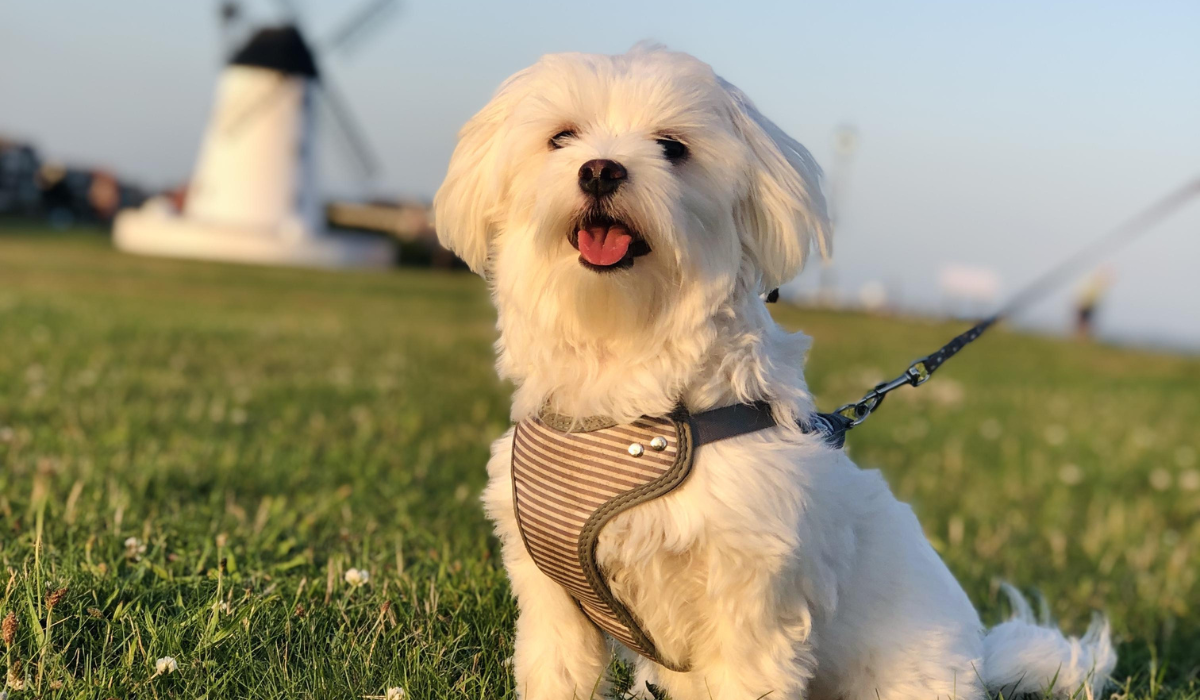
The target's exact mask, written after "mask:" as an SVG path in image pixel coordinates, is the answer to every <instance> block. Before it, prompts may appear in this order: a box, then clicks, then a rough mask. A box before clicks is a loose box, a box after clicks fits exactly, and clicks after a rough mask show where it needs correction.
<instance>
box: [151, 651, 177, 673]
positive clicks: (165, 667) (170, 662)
mask: <svg viewBox="0 0 1200 700" xmlns="http://www.w3.org/2000/svg"><path fill="white" fill-rule="evenodd" d="M154 670H155V671H157V673H155V674H154V675H156V676H161V675H163V674H166V673H174V672H176V671H178V670H179V664H178V663H176V661H175V657H173V656H164V657H162V658H161V659H159V660H158V661H155V662H154Z"/></svg>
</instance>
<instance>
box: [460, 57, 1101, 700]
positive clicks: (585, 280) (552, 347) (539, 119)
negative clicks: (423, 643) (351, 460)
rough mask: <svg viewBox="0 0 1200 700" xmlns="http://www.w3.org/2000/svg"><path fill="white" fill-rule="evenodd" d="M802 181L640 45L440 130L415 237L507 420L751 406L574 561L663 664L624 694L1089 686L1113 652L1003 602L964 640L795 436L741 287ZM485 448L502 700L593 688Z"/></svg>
mask: <svg viewBox="0 0 1200 700" xmlns="http://www.w3.org/2000/svg"><path fill="white" fill-rule="evenodd" d="M819 177H820V171H819V168H818V166H817V165H816V163H815V162H814V161H813V158H812V157H811V156H810V155H809V153H808V151H806V150H805V149H804V147H803V146H801V145H800V144H799V143H797V142H796V141H794V140H792V139H791V138H789V137H788V136H787V135H786V134H784V133H783V132H782V131H780V129H779V128H778V127H776V126H775V125H774V124H773V123H772V122H770V121H769V120H767V119H766V118H765V117H763V116H762V115H761V114H760V113H759V112H758V110H757V109H755V107H754V105H753V104H751V102H750V101H749V100H748V99H747V98H746V96H745V95H743V94H742V93H741V92H740V91H739V90H738V89H736V88H735V87H733V86H731V85H730V84H728V83H726V82H725V81H723V80H722V79H721V78H719V77H718V76H716V75H715V74H714V73H713V71H712V69H711V68H709V66H708V65H706V64H704V63H702V62H700V61H698V60H696V59H694V58H692V57H690V56H688V55H686V54H681V53H674V52H669V51H667V50H664V49H661V48H657V47H649V46H646V47H638V48H635V49H634V50H632V51H631V52H629V53H627V54H624V55H620V56H601V55H585V54H560V55H550V56H546V57H544V58H543V59H541V60H540V61H539V62H538V63H537V64H536V65H534V66H532V67H531V68H528V69H526V70H523V71H521V72H519V73H517V74H516V75H514V76H513V77H512V78H510V79H509V80H508V81H507V82H505V83H504V84H503V85H502V86H501V87H500V89H499V90H498V92H497V93H496V95H495V97H494V99H493V100H492V101H491V102H490V103H489V104H488V105H487V106H486V107H484V108H483V110H482V111H481V112H479V114H477V115H476V116H475V117H474V118H473V119H471V121H470V122H469V123H468V124H467V125H466V127H464V128H463V130H462V132H461V134H460V140H459V143H458V146H457V148H456V149H455V151H454V156H453V158H452V160H451V162H450V167H449V173H448V174H447V176H446V180H445V182H444V184H443V185H442V187H441V189H440V190H439V192H438V194H437V198H436V222H437V229H438V233H439V235H440V236H441V240H442V242H443V243H444V244H446V245H447V247H449V248H450V249H452V250H453V251H455V252H456V253H457V254H458V255H459V256H460V257H461V258H462V259H463V260H465V261H466V262H467V264H468V265H470V267H471V268H472V269H473V270H475V271H476V272H478V273H479V274H481V275H483V276H484V277H485V278H486V279H487V280H488V281H489V283H490V285H491V289H492V295H493V297H494V299H495V303H496V307H497V309H498V311H499V321H498V324H499V330H500V340H499V341H498V342H497V351H498V353H499V360H498V369H499V373H500V374H501V375H502V376H503V377H505V378H508V379H511V380H512V381H513V383H514V384H515V386H516V391H515V395H514V399H513V410H512V417H513V419H514V420H516V421H522V420H525V419H529V418H530V417H532V416H534V415H537V414H539V411H543V410H545V407H549V408H551V409H552V410H553V411H554V412H556V413H558V414H561V415H566V416H576V417H582V416H597V415H598V416H607V417H610V418H611V419H613V420H615V421H617V422H619V423H629V422H632V421H634V420H637V419H638V418H639V417H641V416H662V415H665V414H669V413H670V412H671V411H672V410H673V409H675V408H676V407H677V406H680V405H682V406H684V407H686V409H688V410H689V411H691V412H700V411H705V410H707V409H711V408H714V407H721V406H726V405H731V404H737V403H751V402H755V401H765V402H768V403H769V405H770V409H771V411H772V413H773V415H774V417H775V419H776V421H777V423H778V425H777V426H776V427H773V428H770V429H767V430H762V431H759V432H755V433H752V434H748V435H742V436H740V437H736V438H732V439H729V440H725V441H722V442H719V443H714V444H711V445H705V446H703V447H700V448H699V449H698V450H697V452H696V457H695V461H694V466H693V468H692V471H691V473H690V475H689V476H688V477H687V479H686V481H685V482H684V483H683V484H682V485H681V486H679V487H678V488H676V489H675V490H673V491H671V492H670V493H668V494H667V495H665V496H662V497H661V498H657V499H655V500H652V501H649V502H647V503H644V504H641V505H638V506H636V507H634V508H632V509H630V510H628V511H626V512H624V513H623V514H621V515H619V516H618V517H616V518H615V519H613V520H612V521H611V522H610V523H609V524H608V525H607V526H606V527H604V529H603V531H602V532H601V534H600V536H599V540H598V549H597V550H596V560H597V561H598V563H599V567H600V570H602V571H603V572H604V576H606V577H607V580H608V583H609V585H610V586H611V590H612V593H613V594H614V595H615V596H616V597H617V598H618V599H619V600H620V601H621V602H622V603H623V604H624V605H625V606H626V607H627V608H628V610H629V611H631V612H632V614H633V615H634V616H635V617H636V618H637V619H638V620H639V621H640V623H641V625H642V628H643V629H644V630H645V631H646V632H647V633H648V634H649V635H651V636H652V637H653V638H654V640H655V642H656V643H657V647H658V650H659V652H660V654H661V659H660V660H665V661H663V663H654V662H652V661H650V660H647V659H644V658H639V659H638V660H637V674H638V675H637V681H636V684H635V691H636V692H640V693H643V696H644V697H648V694H647V693H648V690H647V686H646V682H649V683H651V684H655V685H657V686H659V687H661V688H663V689H665V690H666V691H667V692H668V693H669V694H670V696H671V697H672V698H674V699H675V700H691V699H692V698H695V699H700V698H704V699H706V700H707V699H709V698H715V699H717V700H731V699H734V700H742V699H744V700H752V699H754V698H763V697H770V698H780V699H781V700H782V699H784V698H801V697H805V698H828V699H830V700H833V699H840V698H846V699H859V698H861V699H862V700H871V699H877V698H884V699H888V698H922V699H923V700H934V698H938V697H941V698H950V697H960V698H981V697H983V696H984V694H985V692H987V691H1000V690H1003V691H1004V692H1005V694H1006V695H1012V694H1014V693H1019V692H1040V691H1042V690H1043V689H1045V688H1047V687H1048V686H1050V685H1051V684H1052V682H1054V687H1055V692H1056V693H1059V694H1063V695H1066V694H1069V693H1072V692H1075V691H1077V690H1079V689H1080V688H1081V687H1082V688H1084V690H1085V691H1086V692H1087V693H1088V694H1089V695H1091V694H1092V693H1094V692H1097V691H1098V690H1099V689H1101V688H1102V686H1103V684H1104V682H1105V679H1106V677H1107V675H1108V674H1109V673H1110V672H1111V670H1112V668H1113V665H1114V663H1115V661H1116V657H1115V652H1114V651H1113V649H1112V646H1111V644H1110V642H1109V635H1108V628H1107V625H1106V624H1104V623H1102V622H1101V623H1097V624H1096V625H1094V626H1093V628H1092V629H1091V630H1089V632H1088V634H1087V635H1085V636H1084V637H1083V638H1082V639H1067V638H1065V637H1064V636H1063V635H1062V634H1061V633H1060V632H1058V631H1057V630H1056V629H1053V628H1049V627H1044V626H1038V625H1037V624H1035V623H1034V621H1033V620H1032V617H1031V616H1030V615H1029V614H1028V607H1027V606H1026V605H1024V603H1023V601H1020V600H1019V597H1018V602H1017V603H1016V605H1015V607H1016V608H1017V611H1018V615H1017V616H1016V617H1015V618H1014V619H1013V620H1010V621H1009V622H1006V623H1004V624H1002V625H999V626H998V627H996V628H994V629H992V630H990V631H985V630H984V628H983V626H982V624H981V623H980V620H979V617H978V615H977V613H976V612H975V610H974V608H973V607H972V605H971V603H970V601H969V600H968V599H967V596H966V594H965V593H964V592H963V590H962V589H961V587H960V586H959V585H958V583H957V581H955V579H954V577H953V576H952V575H951V574H950V572H949V570H948V569H947V568H946V566H945V565H944V564H943V562H942V561H941V559H940V558H939V557H938V555H937V554H936V553H935V552H934V550H933V549H932V547H931V546H930V545H929V543H928V542H927V541H926V539H925V537H924V534H923V533H922V530H921V527H920V525H919V524H918V522H917V520H916V518H915V517H914V516H913V513H912V511H911V509H910V508H909V507H908V506H907V505H905V504H903V503H900V502H898V501H897V500H896V498H895V497H894V496H893V495H892V494H891V492H890V491H889V489H888V486H887V484H886V483H885V482H884V480H883V477H882V476H881V475H880V474H879V472H877V471H863V470H860V469H858V468H857V467H856V466H855V465H854V464H853V463H852V462H851V461H850V460H849V458H847V456H846V455H845V454H844V452H843V451H841V450H840V449H836V448H834V447H831V446H829V445H828V444H826V443H825V442H824V441H823V440H822V439H821V438H820V436H818V435H815V434H810V433H807V432H805V431H803V430H802V429H801V428H800V427H799V424H798V422H797V421H800V422H805V421H806V420H808V417H809V416H811V415H812V414H813V412H814V406H813V401H812V397H811V396H810V394H809V392H808V389H807V387H806V385H805V381H804V376H803V373H802V367H803V363H804V358H805V353H806V351H807V350H808V347H809V340H808V338H807V337H805V336H803V335H801V334H789V333H786V332H784V331H783V330H782V329H780V328H779V327H778V326H777V325H776V324H775V323H774V322H773V320H772V319H771V316H770V315H769V314H768V312H767V308H766V306H765V305H764V303H763V301H762V299H761V296H760V295H761V294H763V293H764V292H765V291H767V290H770V289H773V288H775V287H778V286H779V285H780V284H782V283H784V282H786V281H787V280H789V279H791V278H792V277H794V276H795V275H796V274H797V273H798V272H799V271H800V269H801V267H802V266H803V265H804V262H805V259H806V258H807V257H808V255H809V250H810V248H813V247H816V248H817V249H819V250H820V251H821V252H822V253H825V252H827V251H828V246H829V243H828V236H829V229H828V224H827V221H826V216H825V210H824V199H823V197H822V195H821V192H820V185H819ZM512 444H513V432H512V431H511V430H510V431H509V432H508V433H507V434H506V435H504V436H503V437H501V438H500V439H499V440H497V441H496V443H495V445H494V447H493V450H492V458H491V461H490V462H489V464H488V473H489V476H490V482H489V486H488V488H487V490H486V493H485V494H484V502H485V504H486V508H487V511H488V514H489V516H490V517H491V518H492V519H493V520H494V521H495V523H496V530H497V533H498V535H499V537H500V540H501V543H502V546H503V552H504V564H505V566H506V567H507V569H508V573H509V576H510V578H511V581H512V587H513V591H514V593H515V594H516V597H517V601H518V604H519V607H520V616H519V619H518V622H517V636H516V654H515V658H514V667H515V673H516V681H517V688H518V693H519V694H520V695H521V696H522V697H523V698H526V699H528V700H543V699H546V700H567V699H568V698H572V697H578V698H588V697H592V696H596V697H599V696H600V695H601V694H602V693H603V692H604V691H605V690H606V687H607V686H606V681H605V679H604V675H605V671H606V668H607V667H608V666H609V664H610V660H611V649H612V647H611V646H610V643H609V642H608V641H607V640H606V637H605V635H604V634H603V633H602V632H601V631H600V630H599V629H598V628H597V627H596V626H595V625H594V624H593V623H592V622H591V620H590V619H589V618H588V617H587V616H585V614H584V613H583V612H581V607H580V605H579V604H578V603H577V602H576V600H575V599H574V598H572V596H571V595H570V594H568V592H567V590H566V589H564V588H563V587H562V586H560V585H559V584H558V583H557V582H556V581H555V580H553V579H551V578H549V577H548V576H547V575H546V574H545V573H543V571H542V570H541V569H539V568H538V566H537V565H536V564H535V563H534V561H533V559H532V558H531V555H530V553H529V551H528V550H527V548H526V546H525V544H524V543H523V538H522V534H521V532H520V528H519V526H518V523H517V520H516V518H515V515H514V504H513V500H514V496H513V494H514V492H513V482H512V471H511V469H512V467H511V461H512ZM618 650H619V651H622V652H623V653H628V650H622V649H621V648H620V647H619V646H618ZM684 660H686V661H687V664H688V670H686V671H672V670H669V667H671V666H676V665H682V664H683V662H684Z"/></svg>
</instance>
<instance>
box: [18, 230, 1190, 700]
mask: <svg viewBox="0 0 1200 700" xmlns="http://www.w3.org/2000/svg"><path fill="white" fill-rule="evenodd" d="M776 313H777V317H778V318H779V319H780V321H781V322H783V323H785V324H786V325H788V326H791V327H795V328H802V329H804V330H805V331H806V332H807V333H809V334H810V335H812V336H814V337H815V344H814V350H813V353H812V357H811V361H810V364H809V378H810V382H811V385H812V387H813V389H814V391H815V392H816V394H817V396H818V399H819V401H820V404H821V406H822V407H823V408H826V409H829V408H832V407H834V406H835V405H837V404H838V403H841V402H843V401H846V400H850V399H853V398H857V397H858V396H859V395H860V394H861V393H862V392H863V390H864V389H865V388H866V387H867V386H868V385H870V384H871V383H872V382H875V381H878V380H880V379H883V378H884V377H885V375H889V376H890V375H892V374H894V373H896V372H898V371H899V370H900V369H902V368H903V367H904V366H905V364H906V363H907V362H908V361H909V360H911V359H913V358H915V357H917V356H919V355H922V354H925V353H927V352H929V351H930V350H932V349H934V348H935V347H937V346H938V345H940V344H941V343H942V342H944V341H945V340H947V339H948V338H949V337H950V336H952V335H953V334H955V333H957V332H958V331H959V330H961V325H954V324H934V323H923V322H911V321H899V320H890V319H882V318H872V317H868V316H861V315H854V314H834V313H827V312H819V311H810V310H801V309H791V308H779V309H778V310H777V312H776ZM494 335H495V333H494V330H493V313H492V310H491V308H490V305H489V303H488V300H487V298H486V295H485V290H484V287H483V284H482V283H481V282H480V281H479V280H477V279H475V278H474V277H471V276H468V275H466V274H444V273H435V272H429V271H420V270H407V269H406V270H400V271H395V272H391V273H386V274H383V273H380V274H332V273H320V272H307V271H293V270H275V269H255V268H243V267H235V266H223V265H212V264H200V263H189V262H182V261H161V260H150V259H141V258H134V257H127V256H123V255H119V254H117V253H114V252H113V251H112V250H111V249H110V247H109V243H108V239H107V238H106V237H104V236H102V235H99V234H83V235H81V234H74V235H69V236H67V235H49V234H44V233H42V234H39V233H37V232H33V231H11V230H10V231H8V232H2V233H0V617H5V616H8V615H10V614H11V615H13V616H14V618H15V620H16V623H17V628H16V633H15V639H14V640H13V642H12V644H11V646H9V645H5V646H0V659H2V660H3V661H2V663H0V665H3V666H6V667H7V671H8V675H9V679H10V681H13V682H14V683H13V685H21V684H23V685H24V690H21V691H17V690H15V689H14V688H13V687H9V688H8V692H9V693H10V700H21V698H24V697H30V698H34V697H37V698H122V699H124V698H135V697H153V698H160V697H161V698H175V697H178V698H250V697H253V698H267V697H271V698H278V697H296V698H361V697H365V696H381V695H383V694H384V693H385V690H386V689H387V688H389V687H402V688H404V689H406V691H407V697H408V698H415V699H417V700H427V699H432V698H489V699H491V698H510V697H513V696H514V692H513V681H512V679H511V678H510V675H509V669H508V667H507V665H506V659H508V658H509V657H510V656H511V653H512V625H513V618H514V615H515V608H514V604H513V602H512V601H511V599H510V598H509V594H508V586H507V583H506V581H505V577H504V573H503V571H502V569H501V568H500V567H499V563H498V561H497V547H496V543H495V542H494V541H493V540H492V538H491V537H490V535H489V528H488V524H487V522H486V521H485V519H484V517H483V515H482V513H481V509H480V506H479V504H478V501H477V498H478V495H479V493H480V490H481V489H482V487H483V483H484V468H483V464H484V460H485V458H486V455H487V450H488V443H489V442H490V441H491V440H492V439H493V438H494V437H496V436H497V435H499V434H500V433H501V432H502V431H503V430H504V429H505V427H506V426H507V412H508V400H507V396H508V393H509V389H508V387H506V386H505V385H503V384H501V383H500V382H499V381H497V380H496V379H495V376H494V373H493V370H492V350H491V342H492V340H493V338H494ZM1198 424H1200V359H1198V358H1183V357H1176V356H1169V355H1162V354H1152V353H1146V352H1135V351H1130V350H1122V349H1114V348H1111V347H1102V346H1097V345H1090V344H1082V343H1075V342H1070V341H1061V340H1051V339H1043V338H1035V337H1029V336H1024V335H1018V334H1014V333H1009V332H1007V331H1005V330H1000V331H998V332H996V333H995V334H994V335H992V336H991V337H989V338H987V339H985V340H983V341H981V342H980V343H978V344H977V345H975V346H972V348H971V349H969V350H968V351H966V352H964V353H963V354H962V355H960V356H959V357H958V358H956V359H955V360H953V361H952V362H951V363H950V364H948V365H947V366H946V368H945V369H944V370H943V371H942V372H941V373H939V375H938V377H937V378H936V379H935V380H933V381H932V382H930V383H929V384H928V385H927V386H925V387H922V388H921V389H904V390H902V391H901V392H899V393H898V395H896V396H895V397H894V398H892V399H889V401H888V406H887V407H885V409H884V410H883V411H882V412H881V413H879V414H878V416H877V417H875V418H874V419H873V420H872V421H871V422H870V423H868V424H867V425H865V426H863V427H862V428H861V429H859V430H857V431H856V432H855V433H853V434H852V435H851V436H850V450H851V452H852V454H853V456H854V457H855V459H856V460H857V461H858V462H859V463H860V464H861V465H863V466H864V467H869V468H879V469H881V470H882V471H883V473H884V474H885V475H886V476H887V478H888V480H889V481H890V483H891V484H892V487H893V489H894V490H895V492H896V493H897V495H898V496H899V497H900V498H901V499H904V500H906V501H909V502H911V503H913V505H914V507H915V508H916V511H917V513H918V515H919V516H920V518H921V521H922V522H923V524H924V526H925V530H926V532H927V534H928V535H929V538H930V539H931V540H932V541H933V543H934V545H935V546H936V548H937V549H938V551H939V552H941V553H942V556H943V557H945V559H946V560H947V562H948V563H949V565H950V568H951V569H952V570H953V571H954V573H955V574H956V575H957V576H958V577H959V579H960V580H961V581H962V582H963V584H964V586H965V587H966V589H967V591H968V593H969V594H970V595H971V597H972V599H973V600H974V601H975V602H976V604H977V605H978V606H979V608H980V609H981V610H982V612H983V614H984V617H985V620H987V621H988V622H995V621H997V620H999V619H1000V618H1001V617H1002V616H1003V615H1004V614H1005V613H1006V609H1005V606H1004V605H1003V604H1002V603H1001V602H1000V601H999V599H998V595H997V587H996V584H997V581H999V580H1001V579H1005V580H1008V581H1011V582H1013V583H1015V584H1016V585H1018V586H1020V587H1022V588H1024V589H1026V590H1035V589H1036V590H1037V591H1040V592H1041V593H1042V594H1044V596H1045V599H1046V600H1047V601H1048V602H1049V606H1050V610H1051V612H1052V613H1053V615H1054V616H1055V617H1056V618H1058V620H1059V621H1060V622H1061V624H1062V625H1063V626H1064V627H1065V628H1066V629H1067V630H1068V631H1072V632H1080V631H1082V629H1083V627H1084V626H1085V625H1086V623H1087V621H1088V619H1089V616H1090V615H1091V612H1092V610H1093V609H1103V610H1104V611H1105V612H1106V613H1107V614H1108V615H1109V616H1110V617H1111V619H1112V621H1113V625H1114V630H1115V633H1116V634H1117V636H1118V638H1119V641H1120V643H1121V646H1120V653H1121V663H1120V665H1119V667H1118V669H1117V674H1116V676H1117V680H1118V683H1119V687H1118V688H1117V692H1118V694H1119V695H1120V696H1121V697H1129V698H1139V699H1141V698H1177V699H1183V698H1197V697H1200V681H1198V680H1197V674H1198V673H1200V581H1198V575H1200V431H1198V430H1197V425H1198ZM130 538H134V539H130ZM127 541H128V544H127ZM143 547H144V549H143ZM350 568H357V569H362V570H367V571H369V573H370V579H369V582H368V583H366V585H363V586H361V587H357V588H355V587H351V586H350V585H349V584H347V583H346V581H345V579H344V576H345V572H346V571H347V570H348V569H350ZM61 589H65V590H66V592H65V593H61V594H58V595H55V592H58V591H60V590H61ZM52 596H53V598H54V599H55V600H53V603H54V604H53V605H50V604H48V599H50V598H51V597H52ZM166 656H170V657H173V658H175V659H176V660H177V662H178V670H177V671H175V672H173V673H165V674H162V675H158V676H155V660H156V659H158V658H160V657H166ZM930 700H933V699H932V698H931V699H930Z"/></svg>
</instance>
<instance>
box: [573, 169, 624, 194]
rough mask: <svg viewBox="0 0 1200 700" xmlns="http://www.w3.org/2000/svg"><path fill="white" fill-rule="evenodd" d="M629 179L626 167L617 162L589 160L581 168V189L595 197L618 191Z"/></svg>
mask: <svg viewBox="0 0 1200 700" xmlns="http://www.w3.org/2000/svg"><path fill="white" fill-rule="evenodd" d="M627 177H629V173H627V172H625V166H623V165H621V164H620V163H618V162H617V161H615V160H589V161H588V162H586V163H584V164H583V166H582V167H580V168H579V188H580V189H581V190H583V191H584V192H587V193H588V194H590V195H592V196H594V197H604V196H606V195H610V194H612V193H613V192H616V191H617V188H618V187H620V186H621V183H622V182H625V179H626V178H627Z"/></svg>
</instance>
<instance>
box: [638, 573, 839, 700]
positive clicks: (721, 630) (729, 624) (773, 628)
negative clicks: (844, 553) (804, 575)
mask: <svg viewBox="0 0 1200 700" xmlns="http://www.w3.org/2000/svg"><path fill="white" fill-rule="evenodd" d="M716 561H718V562H721V564H720V565H719V566H716V567H713V568H712V569H711V570H710V571H711V575H712V577H713V578H712V579H711V580H710V586H711V588H710V591H711V593H713V594H714V595H711V597H709V598H708V599H707V600H705V601H704V603H703V607H704V608H705V616H706V617H707V618H708V625H707V630H706V632H705V634H704V635H703V636H702V637H701V638H698V640H697V642H696V644H695V646H694V647H693V651H692V664H691V669H690V670H689V671H688V672H686V673H677V672H673V671H669V670H667V669H665V668H661V667H657V668H655V673H654V675H655V676H656V677H657V680H656V684H657V685H659V686H660V687H662V688H664V689H665V690H667V692H668V693H669V694H670V697H671V698H672V700H711V699H718V700H726V699H728V700H756V699H758V698H768V699H769V700H799V699H800V698H802V697H804V696H805V691H806V689H807V686H808V681H809V679H810V678H811V677H812V676H813V672H814V671H815V669H816V659H815V656H814V653H813V647H812V644H811V641H812V640H811V639H810V631H811V624H810V623H811V616H810V613H809V605H808V602H807V601H806V600H805V599H804V597H803V596H802V595H800V593H799V591H797V590H795V587H794V586H793V585H792V584H791V580H790V578H791V577H790V576H789V575H788V574H787V573H786V572H782V571H779V570H772V567H769V566H764V565H762V563H761V562H756V561H755V560H753V559H751V558H746V557H742V556H739V555H738V554H735V553H733V552H732V551H730V552H725V553H722V554H721V555H720V556H718V557H717V558H716Z"/></svg>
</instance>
